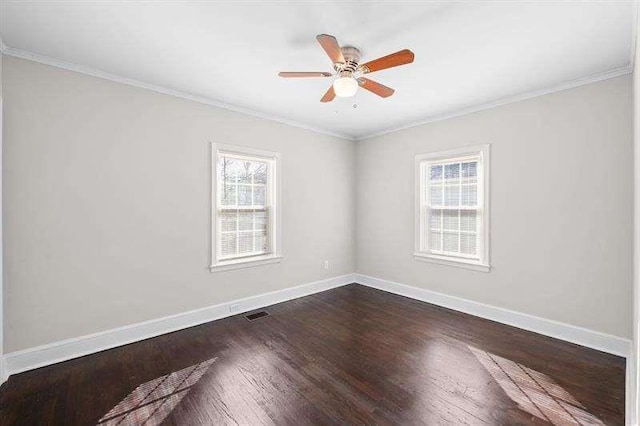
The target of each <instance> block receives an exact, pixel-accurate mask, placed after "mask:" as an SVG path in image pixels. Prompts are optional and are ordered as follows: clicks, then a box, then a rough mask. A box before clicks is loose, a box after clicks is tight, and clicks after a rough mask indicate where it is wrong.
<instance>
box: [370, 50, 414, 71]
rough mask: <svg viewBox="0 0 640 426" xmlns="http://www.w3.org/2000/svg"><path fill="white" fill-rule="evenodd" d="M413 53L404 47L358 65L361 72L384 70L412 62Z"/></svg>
mask: <svg viewBox="0 0 640 426" xmlns="http://www.w3.org/2000/svg"><path fill="white" fill-rule="evenodd" d="M414 56H415V55H414V54H413V52H412V51H410V50H409V49H404V50H401V51H399V52H396V53H392V54H391V55H387V56H383V57H382V58H378V59H374V60H373V61H369V62H367V63H366V64H363V65H361V66H360V70H361V71H362V72H363V73H365V74H366V73H369V72H374V71H380V70H385V69H387V68H393V67H397V66H399V65H405V64H410V63H411V62H413V58H414Z"/></svg>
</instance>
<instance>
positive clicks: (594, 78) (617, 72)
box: [356, 65, 633, 141]
mask: <svg viewBox="0 0 640 426" xmlns="http://www.w3.org/2000/svg"><path fill="white" fill-rule="evenodd" d="M631 72H633V67H632V66H631V65H626V66H624V67H621V68H616V69H613V70H611V71H607V72H603V73H599V74H594V75H591V76H588V77H584V78H579V79H577V80H572V81H569V82H566V83H562V84H559V85H557V86H552V87H549V88H546V89H541V90H534V91H531V92H525V93H521V94H518V95H515V96H508V97H506V98H501V99H498V100H495V101H491V102H487V103H484V104H480V105H475V106H472V107H468V108H463V109H459V110H457V111H453V112H448V113H445V114H439V115H434V116H431V117H428V118H426V119H424V120H419V121H414V122H411V123H409V124H404V125H402V126H398V127H392V128H389V129H386V130H381V131H379V132H375V133H371V134H368V135H365V136H361V137H358V138H356V141H363V140H366V139H371V138H375V137H378V136H382V135H386V134H389V133H394V132H398V131H400V130H406V129H411V128H413V127H418V126H422V125H425V124H430V123H435V122H437V121H444V120H448V119H450V118H455V117H460V116H463V115H468V114H473V113H474V112H479V111H484V110H487V109H492V108H496V107H499V106H503V105H507V104H511V103H514V102H520V101H524V100H527V99H531V98H537V97H538V96H543V95H549V94H551V93H555V92H561V91H563V90H567V89H573V88H575V87H579V86H584V85H586V84H591V83H596V82H598V81H602V80H608V79H610V78H615V77H620V76H622V75H627V74H630V73H631Z"/></svg>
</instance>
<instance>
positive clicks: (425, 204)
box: [414, 145, 489, 272]
mask: <svg viewBox="0 0 640 426" xmlns="http://www.w3.org/2000/svg"><path fill="white" fill-rule="evenodd" d="M488 177H489V145H482V146H478V147H471V148H464V149H459V150H453V151H447V152H438V153H433V154H425V155H419V156H417V157H416V237H415V239H416V247H415V256H414V257H415V258H416V259H418V260H427V261H431V262H436V263H441V264H447V265H455V266H463V267H467V268H470V269H475V270H480V271H486V272H488V271H489V238H488V237H489V208H488V207H489V197H488V195H489V179H488Z"/></svg>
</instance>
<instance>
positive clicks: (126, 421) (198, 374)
mask: <svg viewBox="0 0 640 426" xmlns="http://www.w3.org/2000/svg"><path fill="white" fill-rule="evenodd" d="M215 360H216V358H212V359H208V360H206V361H203V362H201V363H199V364H195V365H192V366H190V367H187V368H183V369H182V370H178V371H175V372H173V373H171V374H167V375H164V376H162V377H158V378H157V379H153V380H150V381H148V382H146V383H143V384H141V385H140V386H138V387H137V388H135V389H134V390H133V391H132V392H131V393H130V394H129V395H127V397H126V398H125V399H123V400H122V401H120V402H119V403H118V405H116V406H115V407H113V408H112V409H111V411H109V412H108V413H107V414H105V415H104V416H103V417H102V418H101V419H100V420H99V421H98V424H99V425H101V426H103V425H145V426H152V425H159V424H160V423H162V421H163V420H164V419H165V418H166V417H167V416H168V415H169V414H170V413H171V411H173V409H174V408H175V407H176V406H177V405H178V403H180V401H181V400H182V398H184V397H185V395H186V394H187V393H189V390H190V389H191V387H192V386H194V385H195V384H196V383H198V381H199V380H200V379H201V378H202V376H204V374H205V373H206V372H207V370H209V368H210V367H211V365H212V364H213V363H214V362H215Z"/></svg>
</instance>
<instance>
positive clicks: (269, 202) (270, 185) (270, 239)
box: [214, 151, 276, 263]
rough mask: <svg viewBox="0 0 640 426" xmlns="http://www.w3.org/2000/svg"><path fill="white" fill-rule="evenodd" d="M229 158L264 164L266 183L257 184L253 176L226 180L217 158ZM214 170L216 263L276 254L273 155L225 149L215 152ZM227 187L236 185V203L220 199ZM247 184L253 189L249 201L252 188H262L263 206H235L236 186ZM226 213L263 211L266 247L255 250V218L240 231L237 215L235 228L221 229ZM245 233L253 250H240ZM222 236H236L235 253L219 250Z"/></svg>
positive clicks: (252, 200)
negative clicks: (246, 179) (247, 227)
mask: <svg viewBox="0 0 640 426" xmlns="http://www.w3.org/2000/svg"><path fill="white" fill-rule="evenodd" d="M225 158H227V159H231V160H238V161H248V162H260V163H266V164H267V176H266V182H265V183H256V182H254V176H253V175H252V179H251V182H244V183H241V182H239V181H238V180H237V179H235V180H234V181H233V182H227V181H225V180H224V179H222V176H221V171H220V167H219V163H220V160H222V159H225ZM214 161H215V164H214V173H215V176H216V195H215V211H216V218H215V222H216V223H215V231H216V232H215V235H214V238H215V241H216V251H215V260H216V263H219V262H226V261H232V260H242V259H247V260H250V259H251V258H256V257H262V256H265V255H271V254H274V253H275V233H274V228H275V215H274V214H273V212H274V210H275V209H274V207H273V206H274V202H275V176H276V170H275V167H276V161H275V158H273V157H266V156H265V157H263V156H260V155H246V154H241V153H235V152H226V151H217V153H216V155H215V156H214ZM225 185H226V186H235V188H236V194H235V195H236V196H235V205H223V204H222V198H223V192H224V188H225ZM241 186H244V187H250V188H251V191H252V199H251V202H255V199H254V198H253V197H255V193H254V188H255V187H264V188H265V194H264V205H262V204H259V205H238V203H239V202H240V200H239V199H238V189H239V188H240V187H241ZM229 213H245V214H246V213H255V214H257V213H262V214H264V216H265V217H264V220H265V222H266V230H265V231H264V234H262V235H264V238H265V243H266V244H265V249H264V250H255V247H256V234H259V233H261V232H260V231H261V230H259V229H257V228H256V217H255V216H254V217H252V219H251V220H252V228H251V229H246V230H241V229H240V220H239V217H238V216H236V219H235V221H236V223H235V225H236V229H235V230H228V231H224V230H223V229H222V217H223V215H224V214H229ZM247 234H251V235H252V237H251V247H252V249H253V251H251V252H249V251H247V252H240V236H241V235H244V236H245V237H246V235H247ZM224 235H235V254H233V253H231V254H223V250H222V240H223V236H224Z"/></svg>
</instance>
